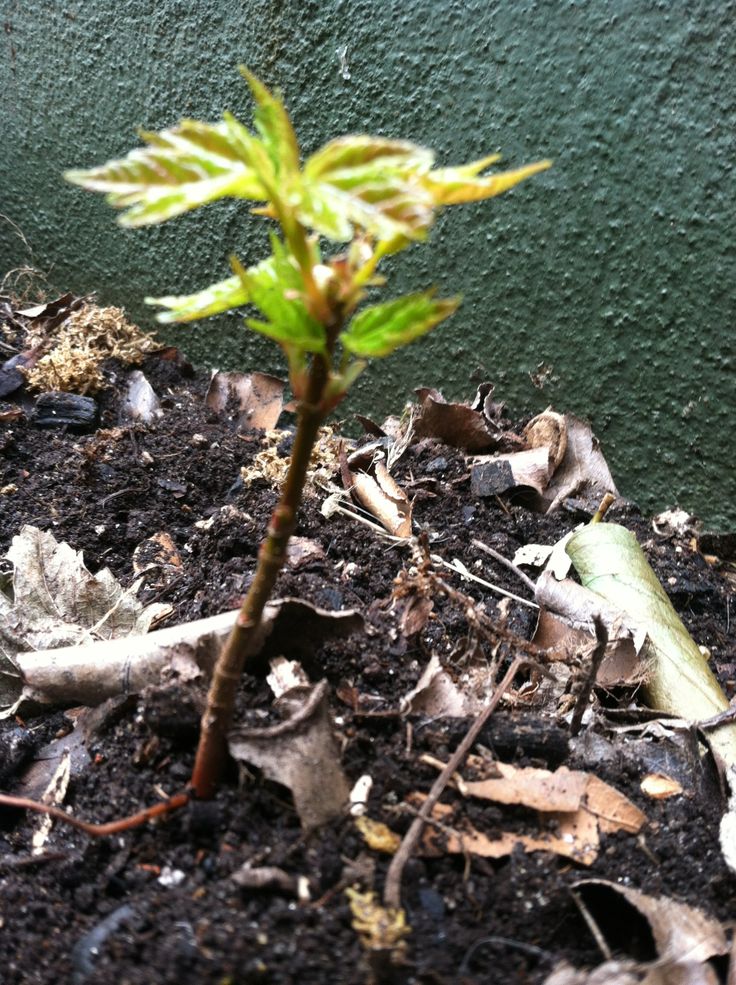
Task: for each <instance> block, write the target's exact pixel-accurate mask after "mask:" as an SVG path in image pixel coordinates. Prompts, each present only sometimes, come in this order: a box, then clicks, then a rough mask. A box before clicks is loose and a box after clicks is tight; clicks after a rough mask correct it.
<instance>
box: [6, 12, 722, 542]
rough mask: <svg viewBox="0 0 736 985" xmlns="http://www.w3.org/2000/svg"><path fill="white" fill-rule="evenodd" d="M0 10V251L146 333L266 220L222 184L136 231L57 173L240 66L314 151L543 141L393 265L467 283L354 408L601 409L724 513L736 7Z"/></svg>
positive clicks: (467, 150)
mask: <svg viewBox="0 0 736 985" xmlns="http://www.w3.org/2000/svg"><path fill="white" fill-rule="evenodd" d="M2 21H3V31H2V35H1V36H2V39H3V41H2V43H3V44H4V51H3V57H2V59H0V92H1V93H2V96H1V97H0V98H1V99H2V104H1V106H0V126H1V130H2V135H3V137H2V144H3V150H2V153H0V187H1V188H2V193H3V194H2V206H1V207H0V212H1V213H3V214H4V215H5V216H7V217H8V219H10V220H12V222H13V223H14V224H15V226H11V225H10V223H9V222H7V221H3V220H0V272H4V271H6V270H8V269H11V268H14V267H17V266H19V265H20V264H23V263H28V262H31V263H33V264H34V265H35V266H36V267H38V268H40V269H41V270H43V271H45V272H46V273H47V276H48V278H49V280H50V281H51V283H52V284H53V285H54V286H56V287H58V288H59V289H67V290H68V289H70V290H74V291H78V292H87V291H93V290H97V291H98V292H99V295H100V297H101V299H102V300H103V301H104V302H106V303H116V304H124V305H125V306H126V307H127V308H128V309H129V311H130V312H131V313H132V314H133V315H134V316H136V317H137V318H139V320H140V321H141V323H142V324H145V325H147V326H150V325H151V318H150V314H148V313H146V312H144V310H143V308H142V306H141V305H140V298H141V297H142V296H143V295H145V294H149V293H154V294H157V293H158V294H160V293H168V292H180V291H186V290H189V289H192V288H196V287H200V286H204V285H205V284H207V283H209V282H210V281H211V280H215V279H219V278H220V277H221V276H224V275H226V273H227V255H228V254H229V252H230V251H231V250H232V249H233V248H234V247H235V248H237V249H238V251H239V252H240V255H241V257H242V258H243V259H244V260H245V261H252V260H254V259H257V258H259V256H261V255H262V253H263V249H264V243H265V224H264V223H263V222H262V221H258V220H254V219H251V218H250V217H248V216H247V214H246V212H245V210H244V209H242V208H238V207H237V206H234V205H233V204H227V203H223V204H218V205H214V206H211V207H209V209H207V210H203V211H202V212H201V213H198V214H193V215H190V216H187V217H184V218H180V219H178V220H176V221H175V222H173V223H171V224H169V225H167V226H164V227H161V228H158V229H143V230H136V231H125V230H121V229H119V228H118V227H116V226H115V224H114V221H113V214H112V213H111V211H110V210H109V209H107V207H106V206H105V205H104V204H103V203H102V202H101V201H100V200H98V198H97V197H95V196H91V195H88V194H86V193H84V192H82V191H81V190H79V189H75V188H72V187H67V186H65V185H64V184H63V182H62V181H61V178H60V174H61V171H62V170H63V169H64V168H67V167H71V166H89V165H92V164H96V163H100V162H102V161H103V160H106V159H108V158H109V157H112V156H119V155H122V154H124V153H125V152H127V151H128V150H129V149H130V148H131V147H132V146H133V145H134V143H135V137H134V134H133V131H134V128H135V127H136V126H137V125H139V124H142V125H145V126H146V127H147V128H160V127H163V126H166V125H169V124H172V123H173V122H175V121H176V120H177V119H178V118H179V116H181V115H189V116H196V117H201V118H205V119H215V118H217V117H218V116H219V114H220V112H221V111H222V109H225V108H228V109H231V110H233V111H234V112H236V114H238V115H240V116H241V118H243V119H244V120H246V121H247V120H248V119H249V112H250V111H249V104H248V100H247V97H246V93H245V87H244V86H243V85H242V83H241V82H240V80H239V77H238V76H237V74H236V72H235V64H236V63H238V62H241V61H242V62H247V63H248V64H249V65H250V67H251V68H253V69H254V70H255V71H256V72H257V73H258V74H260V75H261V76H262V77H263V78H264V80H265V81H266V82H268V83H270V84H275V85H278V86H280V87H281V88H282V90H283V92H284V94H285V96H286V99H287V102H288V105H289V106H290V108H291V110H292V115H293V117H294V119H295V121H296V125H297V130H298V132H299V134H300V137H301V140H302V143H303V147H304V150H305V151H307V152H309V151H311V150H313V149H315V148H316V147H317V146H318V145H319V144H320V143H322V142H323V141H324V140H326V139H328V138H330V137H332V136H336V135H337V134H339V133H341V132H346V131H356V130H367V131H372V132H376V133H384V134H388V135H392V136H405V137H408V138H411V139H413V140H416V141H418V142H423V143H426V144H428V145H429V146H432V147H434V148H436V149H437V150H438V152H439V155H440V160H441V161H443V162H445V163H450V162H453V161H458V160H464V159H470V158H473V157H477V156H480V155H481V154H483V153H486V152H490V151H495V150H503V152H504V155H505V160H506V162H507V163H508V164H520V163H524V162H527V161H529V160H533V159H536V158H538V157H541V156H551V157H554V159H555V167H554V170H553V171H551V172H548V173H546V174H545V175H542V176H540V177H538V178H536V179H534V180H533V181H532V182H529V183H527V184H525V185H523V186H520V187H519V188H517V189H515V190H514V191H513V192H512V193H510V194H509V195H508V196H504V197H503V198H500V199H497V200H495V201H493V202H490V203H485V204H483V205H479V206H477V207H476V206H473V207H467V208H465V209H455V210H453V211H452V212H451V213H449V214H447V215H446V216H445V217H444V218H443V219H442V221H441V222H440V224H439V226H438V228H437V229H436V231H435V234H434V238H433V245H432V246H431V247H429V248H426V247H425V248H415V249H414V250H412V251H411V252H410V253H409V254H407V255H405V256H403V257H402V258H400V259H399V260H397V261H396V263H395V267H394V270H395V273H396V284H397V287H400V288H402V289H406V288H409V287H420V286H425V285H428V284H431V283H436V284H438V285H439V286H440V287H441V289H443V290H446V291H451V292H453V293H455V292H457V291H460V292H462V294H463V295H464V297H465V304H464V306H463V308H462V309H461V312H460V313H459V314H458V315H456V316H455V318H454V319H453V320H452V321H451V322H450V323H448V325H447V326H445V327H443V328H442V329H441V330H440V332H438V334H437V335H436V336H434V337H432V338H431V339H430V340H427V341H425V342H423V343H420V344H419V345H417V346H414V347H412V348H411V349H410V350H407V351H406V352H405V353H403V354H401V355H399V356H398V357H396V358H394V360H393V361H392V362H389V363H384V364H382V365H381V367H380V370H378V369H375V370H374V371H373V372H372V373H368V374H367V375H366V379H365V381H364V382H363V385H362V389H361V391H360V392H359V393H358V395H357V397H356V398H355V399H354V400H353V402H352V407H353V408H356V407H359V408H360V409H362V410H363V411H366V412H371V411H372V412H374V413H376V414H380V413H381V412H383V411H388V410H396V409H397V408H400V406H401V405H402V403H403V401H404V399H405V397H406V396H407V394H408V393H409V392H410V391H411V388H412V387H413V386H415V385H419V384H424V385H432V386H437V387H439V388H441V389H442V390H443V391H444V392H445V393H446V394H447V395H448V396H468V395H470V393H471V391H472V390H473V389H474V382H475V381H477V380H480V379H485V378H490V379H494V380H495V381H496V382H497V385H498V392H499V393H500V394H501V395H503V396H505V397H506V398H507V399H508V400H509V402H510V404H511V406H512V408H513V409H514V410H515V411H516V410H521V409H522V408H529V409H537V408H541V407H544V406H546V405H547V404H548V403H554V404H555V405H556V406H557V407H558V408H561V409H571V410H574V411H577V412H578V413H581V414H583V415H586V416H588V417H589V418H590V419H591V420H592V421H593V422H594V424H595V427H596V430H597V431H598V433H599V435H600V437H601V439H602V441H603V445H604V449H605V451H606V453H607V456H608V458H609V461H610V463H611V466H612V469H613V472H614V474H615V475H616V477H617V479H618V481H619V485H620V487H621V489H622V491H623V492H624V493H625V494H628V495H629V496H631V497H635V498H637V499H638V500H639V501H640V502H642V503H644V504H645V505H646V506H647V507H649V508H660V507H662V508H663V507H665V506H667V505H670V504H673V503H675V502H679V503H680V504H681V505H682V506H684V507H686V508H688V509H691V510H695V511H697V512H698V513H699V514H700V515H701V516H703V517H704V518H706V519H707V520H708V521H710V522H711V523H714V524H716V525H728V526H733V525H734V521H735V520H736V470H735V469H734V468H733V465H732V462H731V456H732V454H733V450H734V442H733V441H732V440H731V426H732V420H733V417H734V412H736V400H735V399H734V376H733V372H734V358H735V357H736V351H735V349H736V346H735V344H734V321H735V318H734V285H735V284H736V260H735V256H736V251H735V249H734V229H733V219H734V205H735V204H736V176H735V173H734V161H735V159H736V154H735V151H736V147H735V143H736V137H735V136H734V135H735V134H736V87H735V86H734V81H733V80H734V72H735V70H736V0H720V2H718V3H715V2H707V0H702V2H694V3H689V2H688V3H686V2H685V0H669V2H668V0H660V2H657V0H615V2H606V0H577V2H576V0H571V2H570V0H495V2H493V0H466V2H451V0H450V2H440V0H320V2H315V0H227V2H225V0H209V2H207V3H194V2H186V0H160V2H159V3H157V4H154V3H150V2H143V0H95V2H91V0H67V2H66V3H64V4H58V3H52V2H50V0H5V3H4V13H3V17H2ZM343 46H347V63H348V70H349V76H350V77H349V78H347V77H346V75H347V74H348V73H347V72H346V73H343V72H341V66H340V63H339V60H338V56H337V53H336V52H337V49H338V48H341V47H343ZM15 227H18V228H19V229H20V230H22V232H23V234H24V236H25V237H26V239H27V242H28V248H27V247H26V246H25V245H24V243H23V242H22V241H21V239H20V238H19V236H18V235H17V233H16V229H15ZM175 332H176V335H175V337H176V340H177V341H178V343H179V344H180V345H181V346H182V347H183V348H184V349H185V351H187V352H188V353H189V354H190V356H191V357H192V358H194V359H195V360H197V361H199V362H206V363H210V364H213V363H218V364H220V365H244V366H246V367H253V366H255V365H259V366H263V367H266V368H271V369H278V368H279V363H278V358H277V356H276V355H275V354H274V353H272V352H271V351H270V349H268V348H267V346H266V345H264V344H263V343H262V342H261V341H260V340H256V339H253V338H249V337H247V336H246V335H244V334H243V332H242V330H241V329H240V328H239V322H238V321H237V319H233V318H230V319H227V318H223V319H219V320H218V321H216V322H213V323H211V325H210V326H209V327H207V328H202V327H200V328H196V327H191V328H186V329H180V330H175ZM243 349H244V351H243ZM535 374H536V375H537V376H541V377H542V380H541V382H544V387H543V389H541V390H539V389H537V388H535V386H534V385H533V383H532V379H531V377H532V375H535Z"/></svg>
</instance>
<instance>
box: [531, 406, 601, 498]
mask: <svg viewBox="0 0 736 985" xmlns="http://www.w3.org/2000/svg"><path fill="white" fill-rule="evenodd" d="M564 421H565V433H566V439H567V441H566V447H565V454H564V456H563V458H562V461H561V462H560V464H559V466H558V467H557V469H556V470H555V473H554V475H553V476H552V479H551V480H550V483H549V485H548V486H547V488H546V490H545V491H544V493H543V494H542V499H543V501H544V504H545V506H546V508H547V510H548V511H550V510H554V509H557V507H558V506H559V505H560V504H561V503H562V502H563V501H564V500H565V499H567V497H568V496H576V497H577V498H580V499H594V500H600V498H601V496H603V495H604V494H605V493H607V492H610V493H613V494H614V496H618V492H617V490H616V484H615V483H614V481H613V476H612V475H611V472H610V470H609V468H608V464H607V463H606V460H605V458H604V457H603V452H602V451H601V449H600V444H599V442H598V439H597V438H596V436H595V435H594V434H593V431H592V429H591V427H590V425H589V424H588V423H587V422H586V421H583V420H581V419H580V418H579V417H576V416H575V415H574V414H565V415H564Z"/></svg>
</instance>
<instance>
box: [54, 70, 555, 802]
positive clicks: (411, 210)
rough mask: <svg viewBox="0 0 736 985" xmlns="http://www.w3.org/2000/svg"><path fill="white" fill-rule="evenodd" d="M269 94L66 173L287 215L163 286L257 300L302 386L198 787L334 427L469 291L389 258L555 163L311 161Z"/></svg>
mask: <svg viewBox="0 0 736 985" xmlns="http://www.w3.org/2000/svg"><path fill="white" fill-rule="evenodd" d="M241 72H242V74H243V76H244V77H245V79H246V81H247V83H248V85H249V87H250V90H251V93H252V95H253V99H254V102H255V114H254V124H255V128H254V131H251V130H249V129H247V128H246V127H245V126H243V125H242V124H241V123H239V122H238V120H236V119H235V118H234V117H233V116H231V115H230V114H227V113H226V114H224V116H223V118H222V120H221V121H220V122H219V123H215V124H208V123H200V122H197V121H195V120H183V121H182V122H181V123H180V124H179V125H178V126H177V127H174V128H173V129H170V130H164V131H162V132H160V133H149V132H143V133H141V136H142V138H143V140H144V142H145V146H144V147H142V148H139V149H136V150H133V151H131V153H130V154H128V156H127V157H125V158H123V159H122V160H118V161H112V162H110V163H108V164H105V165H103V166H101V167H97V168H92V169H91V170H87V171H69V172H67V174H66V178H67V179H68V180H69V181H71V182H74V183H75V184H78V185H81V186H83V187H84V188H88V189H91V190H93V191H99V192H104V193H105V194H106V195H107V200H108V202H109V203H110V204H111V205H112V206H114V207H115V208H120V209H125V210H126V211H124V212H123V214H122V216H121V217H120V223H121V225H124V226H144V225H151V224H154V223H159V222H164V221H166V220H167V219H172V218H174V217H175V216H178V215H181V214H183V213H185V212H188V211H190V210H192V209H195V208H199V206H201V205H205V204H207V203H208V202H212V201H215V200H217V199H220V198H236V199H245V200H250V201H252V202H255V203H256V204H255V206H254V207H253V208H252V210H251V211H252V212H254V213H256V214H257V215H260V216H265V217H267V218H268V219H270V220H272V221H273V222H275V224H276V226H277V231H274V232H273V233H272V234H271V255H270V256H268V257H267V258H266V259H264V260H262V261H261V262H260V263H257V264H255V265H254V266H251V267H244V266H243V265H242V264H241V263H240V261H239V260H237V259H236V258H233V259H232V274H231V276H230V277H228V278H227V279H226V280H223V281H220V282H219V283H217V284H213V285H212V286H211V287H208V288H207V289H205V290H203V291H199V292H198V293H196V294H191V295H186V296H177V297H162V298H147V299H146V300H147V301H148V302H149V303H151V304H154V305H157V306H158V307H160V308H162V309H163V310H162V311H161V312H160V313H159V315H158V319H159V321H161V322H164V323H171V322H188V321H192V320H195V319H198V318H206V317H207V316H209V315H214V314H217V313H219V312H223V311H228V310H231V309H233V308H240V307H243V306H245V305H250V306H252V307H253V308H255V309H256V310H257V311H258V313H259V316H258V317H248V318H246V325H247V326H248V327H249V328H250V329H252V330H253V331H255V332H259V333H261V334H263V335H267V336H268V337H269V338H271V339H273V340H274V341H275V342H276V343H278V345H279V346H281V348H282V349H283V352H284V355H285V356H286V361H287V363H288V368H289V381H290V385H291V389H292V391H293V394H294V396H295V398H296V400H297V401H298V408H299V410H298V418H299V420H298V428H297V433H296V437H295V440H294V445H293V450H292V454H291V461H290V466H289V471H288V474H287V478H286V481H285V484H284V487H283V489H282V491H281V498H280V501H279V504H278V506H277V507H276V508H275V510H274V512H273V516H272V518H271V522H270V524H269V527H268V531H267V533H266V537H265V539H264V541H263V543H262V545H261V548H260V553H259V559H258V567H257V570H256V573H255V575H254V577H253V581H252V583H251V586H250V588H249V590H248V593H247V595H246V597H245V599H244V601H243V603H242V606H241V608H240V612H239V615H238V618H237V621H236V623H235V625H234V626H233V629H232V631H231V633H230V636H229V638H228V640H227V642H226V644H225V645H224V647H223V649H222V652H221V654H220V657H219V659H218V662H217V665H216V667H215V670H214V673H213V677H212V682H211V686H210V691H209V695H208V699H207V708H206V711H205V713H204V715H203V718H202V728H201V733H200V741H199V748H198V751H197V758H196V763H195V767H194V772H193V775H192V781H191V786H192V791H193V794H194V796H196V797H200V798H209V797H211V796H212V795H213V793H214V791H215V788H216V785H217V782H218V779H219V775H220V772H221V769H222V765H223V763H224V761H225V755H226V735H227V731H228V728H229V726H230V722H231V718H232V712H233V705H234V701H235V694H236V689H237V686H238V681H239V679H240V676H241V673H242V671H243V668H244V666H245V664H246V662H247V659H248V656H249V653H250V652H251V649H252V647H253V644H254V640H253V637H254V633H255V631H256V629H257V628H258V625H259V622H260V620H261V616H262V613H263V609H264V606H265V605H266V602H267V601H268V599H269V597H270V596H271V593H272V591H273V588H274V585H275V583H276V579H277V576H278V574H279V571H280V570H281V568H282V566H283V563H284V559H285V556H286V548H287V545H288V542H289V538H290V536H291V534H292V532H293V531H294V528H295V526H296V520H297V512H298V509H299V505H300V502H301V497H302V490H303V487H304V483H305V478H306V471H307V466H308V464H309V459H310V455H311V452H312V448H313V446H314V443H315V439H316V437H317V433H318V430H319V428H320V426H321V425H322V423H323V422H324V420H325V418H326V417H327V415H328V414H329V413H330V412H331V411H332V410H333V409H334V408H335V406H336V405H337V404H338V403H339V402H340V401H341V400H342V399H343V397H344V396H345V394H346V393H347V392H348V390H349V388H350V386H351V384H352V383H353V381H354V380H355V379H356V378H357V377H358V376H359V375H360V373H362V371H363V370H364V369H365V367H366V365H367V363H368V361H369V360H371V359H379V358H383V357H384V356H388V355H390V354H391V353H392V352H393V351H394V350H396V349H399V348H401V347H402V346H405V345H407V344H408V343H409V342H412V341H414V340H415V339H418V338H419V337H420V336H422V335H425V334H426V333H427V332H429V331H430V329H432V328H434V327H435V325H438V324H439V323H440V322H442V321H444V320H445V319H446V318H448V317H449V316H450V315H451V314H452V313H453V312H454V311H455V309H456V308H457V306H458V304H459V298H456V297H453V298H438V297H436V296H435V293H434V291H433V290H432V289H431V288H430V289H425V290H422V291H419V292H417V293H414V294H408V295H404V296H402V297H398V298H393V299H391V300H387V301H380V302H378V303H368V302H369V301H371V302H372V299H373V295H374V293H375V292H376V291H377V289H378V288H383V287H385V278H384V277H382V276H381V275H380V274H379V273H378V268H379V265H380V263H381V260H382V259H383V258H384V257H386V256H388V255H390V254H393V253H397V252H399V251H400V250H404V249H406V248H407V247H409V246H411V245H412V244H413V243H416V242H421V241H423V240H425V239H426V238H427V236H428V233H429V231H430V229H431V227H432V224H433V222H434V220H435V217H436V215H437V213H438V212H439V211H440V210H441V209H442V208H444V207H445V206H449V205H459V204H462V203H463V202H476V201H480V200H481V199H485V198H491V197H493V196H495V195H499V194H501V193H502V192H505V191H507V190H508V189H509V188H512V187H513V186H514V185H516V184H518V183H519V182H520V181H523V180H524V179H525V178H528V177H530V176H531V175H533V174H536V173H537V172H539V171H543V170H544V169H546V168H548V167H549V166H550V162H549V161H539V162H537V163H535V164H531V165H527V166H525V167H521V168H518V169H516V170H512V171H502V172H495V173H491V174H488V173H487V169H488V167H489V166H490V165H492V164H494V163H496V161H497V160H498V157H497V155H493V156H490V157H485V158H482V159H481V160H479V161H474V162H473V163H471V164H464V165H461V166H456V167H444V168H435V166H434V154H433V153H432V151H430V150H427V149H426V148H424V147H419V146H417V145H415V144H412V143H409V142H407V141H403V140H393V139H389V138H386V137H370V136H365V135H359V136H346V137H340V138H338V139H337V140H332V141H330V142H329V143H327V144H325V146H324V147H322V148H321V149H320V150H318V151H317V152H316V153H315V154H312V155H311V157H308V158H307V159H306V160H304V161H302V157H301V154H300V150H299V144H298V142H297V138H296V134H295V132H294V128H293V127H292V124H291V120H290V119H289V116H288V113H287V111H286V108H285V107H284V104H283V102H282V101H281V99H280V98H279V96H278V95H277V94H275V93H273V92H271V91H270V90H269V89H267V88H266V86H264V85H263V84H262V83H261V82H260V81H259V80H258V79H257V78H256V77H255V76H254V75H253V74H252V73H250V72H249V71H247V70H246V69H241Z"/></svg>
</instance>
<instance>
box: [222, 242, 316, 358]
mask: <svg viewBox="0 0 736 985" xmlns="http://www.w3.org/2000/svg"><path fill="white" fill-rule="evenodd" d="M271 247H272V249H273V254H272V255H271V256H270V257H269V258H268V259H267V260H264V261H262V262H261V263H259V264H257V265H256V266H255V267H250V268H249V269H248V270H244V269H243V268H242V267H239V266H237V265H236V272H237V274H238V276H239V277H240V279H241V282H242V284H243V286H244V288H245V290H246V291H247V293H248V295H249V297H250V301H251V303H252V304H254V305H255V306H256V307H257V308H259V309H260V311H261V312H262V313H263V314H264V315H265V316H266V318H267V321H259V320H256V319H253V318H250V319H248V320H247V322H246V324H247V325H248V327H249V328H252V329H253V330H254V331H256V332H260V333H261V334H262V335H267V336H268V337H269V338H271V339H274V340H275V341H276V342H279V343H280V344H281V345H283V346H284V347H286V346H289V347H292V348H293V349H296V350H300V351H301V352H323V351H324V348H325V340H326V333H325V328H324V326H323V325H321V324H320V322H318V321H317V320H316V319H314V318H312V316H311V315H310V314H309V312H308V311H307V306H306V305H305V303H304V301H303V300H302V292H303V290H304V284H303V282H302V276H301V273H300V272H299V268H298V266H297V263H296V261H295V260H294V258H293V257H292V256H291V254H290V253H289V252H288V251H287V250H286V248H285V247H284V245H283V244H282V243H281V242H280V241H279V239H278V238H277V237H276V236H272V237H271ZM287 355H288V352H287ZM290 362H291V359H290Z"/></svg>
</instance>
